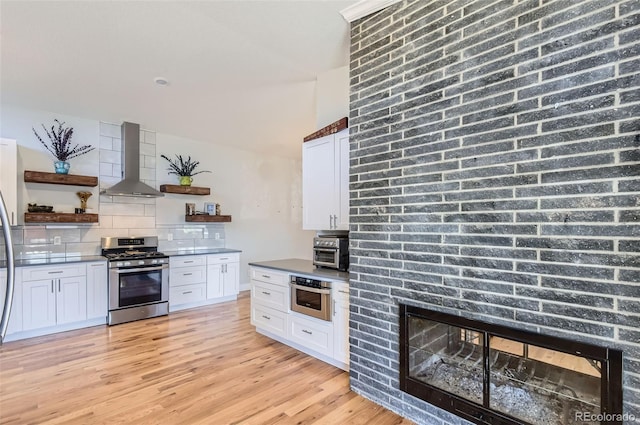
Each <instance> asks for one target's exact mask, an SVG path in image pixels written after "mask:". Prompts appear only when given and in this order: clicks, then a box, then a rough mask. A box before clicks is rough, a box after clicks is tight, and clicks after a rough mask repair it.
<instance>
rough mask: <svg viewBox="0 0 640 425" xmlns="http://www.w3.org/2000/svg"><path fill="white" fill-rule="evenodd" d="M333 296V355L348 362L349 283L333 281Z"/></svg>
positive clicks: (340, 360) (341, 360) (343, 361)
mask: <svg viewBox="0 0 640 425" xmlns="http://www.w3.org/2000/svg"><path fill="white" fill-rule="evenodd" d="M331 296H332V297H333V312H332V313H333V357H334V358H335V359H336V360H338V361H339V362H342V363H345V364H347V365H348V364H349V284H348V283H346V282H334V283H333V284H332V286H331Z"/></svg>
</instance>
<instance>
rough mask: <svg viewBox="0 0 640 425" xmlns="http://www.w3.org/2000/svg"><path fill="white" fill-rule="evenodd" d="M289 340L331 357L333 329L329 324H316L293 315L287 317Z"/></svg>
mask: <svg viewBox="0 0 640 425" xmlns="http://www.w3.org/2000/svg"><path fill="white" fill-rule="evenodd" d="M288 336H289V339H290V340H292V341H295V342H297V343H298V344H300V345H303V346H305V347H307V348H310V349H312V350H315V351H318V352H319V353H322V354H326V355H328V356H332V355H333V327H332V325H331V323H326V324H325V323H316V322H315V321H312V320H308V319H304V318H302V317H299V316H297V315H296V314H295V313H292V314H290V315H289V335H288Z"/></svg>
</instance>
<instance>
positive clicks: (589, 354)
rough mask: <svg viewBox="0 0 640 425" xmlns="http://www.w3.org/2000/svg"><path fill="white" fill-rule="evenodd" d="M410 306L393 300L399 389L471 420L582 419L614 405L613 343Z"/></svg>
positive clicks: (617, 364)
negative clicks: (568, 337)
mask: <svg viewBox="0 0 640 425" xmlns="http://www.w3.org/2000/svg"><path fill="white" fill-rule="evenodd" d="M412 309H416V308H415V307H410V306H404V305H401V324H400V325H401V334H400V339H401V351H402V352H401V353H400V367H401V376H400V385H401V389H402V390H403V391H405V392H408V393H410V394H412V395H414V396H417V397H419V398H422V399H423V400H425V401H428V402H431V403H432V404H435V405H437V406H439V407H442V408H444V409H447V410H449V411H452V412H453V413H456V414H457V415H458V416H461V417H463V418H465V419H467V420H470V421H472V422H475V423H478V424H533V425H538V424H539V425H571V424H584V423H585V422H591V421H589V420H588V419H592V418H597V417H599V416H600V417H601V416H602V415H603V414H615V413H620V412H621V409H622V405H621V399H622V394H621V391H622V390H621V386H622V383H621V375H622V370H621V367H622V365H621V361H622V353H621V352H619V351H616V350H611V349H605V348H602V347H597V346H593V345H589V344H583V343H578V342H575V341H569V340H565V339H560V338H557V337H552V336H544V335H540V334H534V333H530V332H526V331H518V330H515V329H512V328H506V327H502V326H497V325H491V324H487V323H484V322H477V321H472V320H469V319H464V318H460V317H457V316H451V315H446V314H444V313H438V312H433V315H432V318H427V317H425V316H424V314H407V310H412ZM427 316H428V314H427ZM605 422H606V423H618V422H616V421H613V422H610V421H605ZM596 423H597V422H596Z"/></svg>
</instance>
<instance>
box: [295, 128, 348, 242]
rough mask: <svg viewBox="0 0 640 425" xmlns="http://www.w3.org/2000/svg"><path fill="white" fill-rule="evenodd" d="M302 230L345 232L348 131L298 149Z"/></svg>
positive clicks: (317, 140) (346, 227) (346, 217)
mask: <svg viewBox="0 0 640 425" xmlns="http://www.w3.org/2000/svg"><path fill="white" fill-rule="evenodd" d="M302 211H303V212H302V214H303V215H302V228H303V229H307V230H349V129H345V130H342V131H340V132H339V133H336V134H331V135H329V136H325V137H321V138H319V139H316V140H313V141H311V142H306V143H304V144H303V145H302Z"/></svg>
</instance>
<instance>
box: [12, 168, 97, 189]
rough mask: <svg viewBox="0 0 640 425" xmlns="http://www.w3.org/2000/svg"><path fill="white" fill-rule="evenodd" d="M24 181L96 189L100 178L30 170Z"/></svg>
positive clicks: (25, 172) (26, 172) (25, 171)
mask: <svg viewBox="0 0 640 425" xmlns="http://www.w3.org/2000/svg"><path fill="white" fill-rule="evenodd" d="M24 181H25V182H26V183H48V184H65V185H70V186H89V187H95V186H97V185H98V178H97V177H94V176H80V175H76V174H57V173H46V172H43V171H29V170H24Z"/></svg>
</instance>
